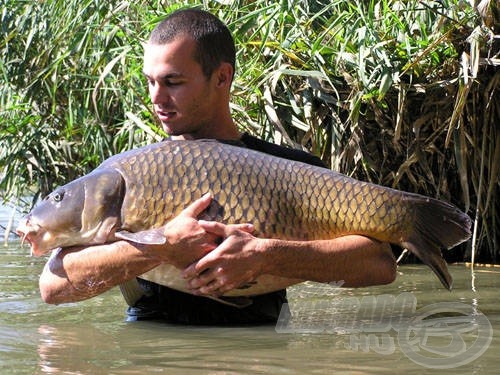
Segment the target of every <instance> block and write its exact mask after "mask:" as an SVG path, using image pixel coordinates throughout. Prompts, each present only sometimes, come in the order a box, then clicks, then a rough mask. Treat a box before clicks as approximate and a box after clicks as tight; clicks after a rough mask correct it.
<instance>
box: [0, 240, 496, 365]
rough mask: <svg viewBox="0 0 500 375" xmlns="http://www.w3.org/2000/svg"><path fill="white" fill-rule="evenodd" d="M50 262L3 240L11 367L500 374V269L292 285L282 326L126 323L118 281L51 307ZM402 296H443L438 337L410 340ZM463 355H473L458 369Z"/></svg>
mask: <svg viewBox="0 0 500 375" xmlns="http://www.w3.org/2000/svg"><path fill="white" fill-rule="evenodd" d="M44 262H45V259H43V258H42V259H39V258H32V257H30V256H29V250H28V248H27V247H23V248H22V247H20V244H19V242H18V241H10V242H9V243H8V246H6V247H4V246H2V247H0V373H1V374H7V375H8V374H16V375H17V374H155V373H169V374H198V373H202V374H255V373H270V374H298V373H307V374H324V373H333V372H334V371H335V372H336V373H340V374H386V373H389V372H391V373H393V372H396V373H403V372H404V373H406V374H421V373H424V374H425V373H435V372H437V371H440V372H444V373H453V374H457V373H459V374H461V373H465V374H494V373H498V368H499V366H500V357H499V356H498V352H499V350H500V339H499V338H498V332H499V331H500V305H499V303H498V297H499V293H498V288H499V286H500V268H477V269H476V270H475V273H474V276H475V280H474V288H472V286H471V283H472V278H471V271H470V269H468V268H466V267H465V266H463V265H456V266H451V273H452V275H453V276H454V279H455V287H454V290H453V291H452V292H448V291H446V290H444V289H443V288H441V286H440V284H439V282H438V280H437V278H436V277H435V276H434V275H433V274H432V273H431V272H430V271H429V269H428V268H426V267H424V266H403V267H400V269H399V275H398V278H397V281H396V282H395V283H393V284H391V285H388V286H383V287H372V288H362V289H339V288H337V287H334V286H332V285H323V284H315V283H307V284H305V285H301V286H298V287H293V288H291V289H290V290H289V299H290V307H291V310H292V312H293V313H294V316H293V318H291V319H290V320H287V321H286V323H287V325H282V326H280V327H278V329H276V327H275V326H263V327H233V328H217V327H189V326H175V325H168V324H160V323H148V322H135V323H126V322H124V310H125V307H126V306H125V303H124V301H123V300H122V297H121V295H120V294H119V292H118V291H117V290H116V289H114V290H111V291H109V292H107V293H105V294H103V295H101V296H98V297H96V298H93V299H90V300H88V301H84V302H80V303H71V304H63V305H59V306H51V305H47V304H45V303H43V302H42V301H41V299H40V296H39V292H38V285H37V283H38V276H39V274H40V272H41V270H42V267H43V264H44ZM473 289H475V291H473ZM370 296H371V297H370ZM364 297H365V299H363V298H364ZM398 297H399V299H397V298H398ZM401 297H405V298H406V301H407V302H408V301H410V302H412V301H416V304H417V305H416V309H417V313H418V311H425V308H426V307H428V306H431V305H432V304H435V303H438V305H437V306H438V307H439V306H444V311H437V310H435V311H432V312H437V315H436V316H437V318H440V319H441V320H439V321H441V323H439V324H437V325H436V324H435V326H438V327H441V331H439V330H438V331H433V332H438V334H437V336H436V335H433V334H425V335H422V334H421V333H422V331H418V330H417V331H415V332H410V335H409V336H408V337H409V340H406V341H404V337H405V335H404V334H401V332H403V333H404V331H403V330H402V328H401V327H404V326H405V325H404V324H403V325H402V326H401V325H399V326H398V319H397V318H398V317H399V318H400V317H401V316H403V320H404V319H406V318H407V317H408V316H409V315H412V314H413V315H415V313H414V312H413V313H412V312H411V311H409V310H408V309H407V308H406V310H405V307H404V306H403V304H402V302H401V301H402V299H401ZM369 298H372V299H371V300H370V299H369ZM391 298H392V299H391ZM405 298H403V299H405ZM408 298H409V299H408ZM384 301H385V302H387V301H388V302H389V303H386V304H385V307H384V306H382V304H381V302H384ZM391 301H392V302H391ZM444 302H446V303H449V302H459V303H460V306H465V307H466V310H467V309H468V310H467V311H466V312H460V311H455V310H453V309H451V307H450V306H451V305H446V304H445V305H443V303H444ZM377 303H378V305H377ZM391 303H392V305H391ZM439 304H440V305H439ZM375 305H376V306H375ZM360 306H364V308H365V309H364V310H363V309H360ZM366 307H368V309H366ZM370 307H377V308H376V309H372V310H373V311H371V310H370ZM379 308H381V309H382V310H381V309H379ZM384 308H385V310H384ZM422 309H424V310H422ZM361 310H363V311H364V312H363V311H361ZM410 310H411V309H410ZM431 310H432V309H431ZM442 310H443V309H442ZM469 310H470V311H469ZM483 314H484V315H483ZM420 315H422V314H420ZM424 315H425V314H424ZM436 316H435V317H436ZM346 317H347V318H348V324H342V322H344V323H346V320H345V318H346ZM464 317H465V319H464ZM381 318H382V319H381ZM453 318H458V322H455V323H456V324H455V325H454V321H453ZM343 319H344V320H343ZM349 319H350V320H349ZM443 321H444V323H443ZM399 322H401V321H399ZM488 324H491V327H489V326H488ZM406 327H408V324H406ZM443 329H444V330H443ZM398 330H399V334H398ZM277 331H278V332H277ZM407 331H408V330H407ZM418 332H420V335H418ZM439 332H440V333H439ZM407 333H408V332H407ZM425 333H432V332H431V331H425ZM415 334H417V335H416V336H415ZM453 334H455V335H453ZM399 336H401V337H402V338H403V340H401V337H399ZM478 337H479V338H481V337H482V338H483V339H484V338H486V341H484V340H483V341H482V342H479V344H480V346H481V345H482V347H483V348H482V349H486V350H485V351H484V353H482V354H481V353H480V354H479V355H478V354H477V353H476V354H474V353H472V351H471V349H468V348H469V347H472V346H473V345H474V342H475V341H476V338H478ZM488 337H491V342H488V340H487V339H488ZM450 338H451V339H452V340H451V341H450ZM436 340H437V341H436ZM477 341H480V340H479V339H478V340H477ZM405 342H406V343H407V344H408V342H409V343H410V344H411V347H412V348H413V349H415V350H410V351H408V349H407V348H406V349H405V348H404V347H403V346H402V345H404V344H405ZM462 343H465V344H466V348H464V347H463V345H461V344H462ZM429 348H430V349H433V350H434V352H432V351H429V350H428V349H429ZM480 349H481V348H480ZM436 350H437V351H436ZM422 354H423V355H424V356H423V357H422V356H420V357H419V355H422ZM474 355H475V356H476V357H477V358H472V359H471V358H470V357H471V356H474ZM446 357H449V358H450V359H449V360H447V359H446ZM422 358H424V360H423V362H424V363H422V360H421V359H422ZM435 358H437V359H438V362H439V361H441V362H440V363H441V364H442V363H443V358H444V361H445V366H444V367H445V368H444V369H443V370H439V369H435V368H430V367H429V366H430V365H432V363H431V362H432V361H433V360H435ZM446 361H448V362H446ZM459 361H465V362H466V363H464V364H463V365H461V366H459V367H457V368H451V367H452V366H454V365H456V364H457V363H459Z"/></svg>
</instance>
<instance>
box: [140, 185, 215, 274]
mask: <svg viewBox="0 0 500 375" xmlns="http://www.w3.org/2000/svg"><path fill="white" fill-rule="evenodd" d="M211 201H212V197H211V196H210V194H205V195H204V196H203V197H201V198H199V199H197V200H195V201H194V202H193V203H191V204H190V205H189V206H188V207H186V208H185V209H184V210H183V211H182V212H181V213H180V214H179V215H177V216H176V217H175V218H174V219H172V220H171V221H169V222H168V223H167V224H165V225H164V226H163V228H159V229H155V230H161V231H162V232H163V235H164V236H165V238H166V243H165V244H164V245H152V246H151V245H147V250H148V252H150V253H152V254H154V255H155V256H156V257H158V258H159V259H160V260H161V261H162V262H164V263H168V264H172V265H173V266H175V267H177V268H180V269H184V268H185V267H187V266H188V265H189V264H191V263H193V262H194V261H196V260H198V259H200V258H201V257H203V256H204V255H205V254H207V253H208V252H210V251H212V250H213V249H215V248H216V247H217V245H218V243H219V242H220V241H219V237H218V236H217V235H216V234H213V233H209V232H207V231H205V229H203V228H202V227H201V226H200V225H199V224H198V219H197V218H198V216H199V215H200V214H201V213H202V212H203V211H204V210H205V209H206V208H207V207H208V206H209V205H210V202H211Z"/></svg>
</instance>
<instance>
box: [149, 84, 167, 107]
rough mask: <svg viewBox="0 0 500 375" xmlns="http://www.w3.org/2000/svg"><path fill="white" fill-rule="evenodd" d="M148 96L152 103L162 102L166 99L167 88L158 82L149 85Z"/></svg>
mask: <svg viewBox="0 0 500 375" xmlns="http://www.w3.org/2000/svg"><path fill="white" fill-rule="evenodd" d="M149 96H150V97H151V102H152V103H153V104H164V103H166V102H167V101H168V90H167V88H166V87H162V86H161V85H159V84H156V85H154V86H150V87H149Z"/></svg>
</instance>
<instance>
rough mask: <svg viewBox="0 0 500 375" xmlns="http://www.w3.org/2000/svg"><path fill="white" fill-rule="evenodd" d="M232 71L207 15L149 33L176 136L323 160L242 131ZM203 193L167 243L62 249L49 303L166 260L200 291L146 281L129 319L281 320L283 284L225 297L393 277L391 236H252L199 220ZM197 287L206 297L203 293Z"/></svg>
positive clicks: (231, 53)
mask: <svg viewBox="0 0 500 375" xmlns="http://www.w3.org/2000/svg"><path fill="white" fill-rule="evenodd" d="M234 71H235V47H234V41H233V39H232V36H231V34H230V32H229V31H228V29H227V27H226V26H225V25H224V24H223V23H222V22H221V21H220V20H219V19H217V18H216V17H214V16H213V15H211V14H210V13H207V12H204V11H200V10H181V11H178V12H175V13H173V14H171V15H170V16H169V17H167V19H165V20H164V21H163V22H161V23H160V24H159V25H158V26H157V27H156V28H155V30H154V31H153V32H152V34H151V37H150V39H149V41H148V43H147V44H146V46H145V52H144V75H145V76H146V78H147V81H148V86H149V94H150V96H151V100H152V103H153V105H154V109H155V112H156V114H157V115H158V118H159V120H160V121H161V123H162V126H163V128H164V130H165V131H166V133H167V134H169V135H170V137H171V138H172V139H199V138H214V139H218V140H221V141H224V142H232V143H235V144H238V145H241V146H242V147H249V148H253V149H257V150H260V151H264V152H267V153H270V154H275V155H280V156H282V157H286V158H291V159H296V160H302V161H305V162H307V163H311V164H318V165H321V164H322V163H321V161H320V160H319V159H317V158H315V157H313V156H311V155H309V154H307V153H304V152H301V151H297V150H291V149H287V148H284V147H280V146H277V145H272V144H270V143H267V142H264V141H261V140H259V139H257V138H254V137H251V136H249V135H248V134H240V132H239V131H238V129H237V127H236V125H235V124H234V122H233V119H232V117H231V113H230V109H229V101H230V88H231V84H232V80H233V76H234ZM210 200H211V197H210V196H208V195H207V196H204V197H202V198H201V199H199V200H197V201H195V202H193V203H192V204H191V205H190V206H189V207H187V208H186V209H185V210H184V211H183V212H182V213H181V214H180V215H179V216H178V217H176V218H175V219H173V220H172V221H170V222H169V223H167V224H166V225H165V226H164V228H163V233H164V235H165V237H166V239H167V243H166V244H165V245H161V246H160V245H154V246H151V245H148V246H146V245H139V244H135V243H129V242H126V241H118V242H114V243H111V244H106V245H102V246H92V247H87V248H71V249H63V250H60V251H59V252H57V253H55V254H54V255H53V256H52V257H51V258H50V259H49V261H48V262H47V265H46V266H45V268H44V271H43V273H42V275H41V277H40V291H41V295H42V298H43V299H44V300H45V301H46V302H48V303H63V302H70V301H78V300H82V299H86V298H90V297H92V296H95V295H98V294H100V293H103V292H104V291H106V290H108V289H110V288H112V287H114V286H116V285H121V284H124V283H125V282H127V281H128V280H131V279H132V280H133V279H134V278H135V277H137V276H139V275H141V274H142V273H144V272H147V271H149V270H150V269H152V268H154V267H156V266H158V265H159V264H161V263H163V262H165V263H170V264H173V265H174V266H176V267H178V268H179V269H181V270H183V271H182V272H183V276H184V277H185V278H186V280H187V282H188V283H189V286H190V288H191V289H192V292H193V294H194V295H191V294H185V293H180V292H177V291H174V290H171V289H168V288H165V287H162V286H159V285H157V284H154V283H151V282H146V281H142V280H140V286H141V292H142V294H143V295H142V297H141V298H140V299H139V300H138V301H137V302H135V303H134V306H132V307H131V308H129V310H128V315H129V319H130V320H137V319H148V318H149V319H164V320H166V321H169V322H176V323H188V324H234V323H265V322H275V321H276V319H277V318H278V315H279V312H280V308H281V305H282V304H283V302H285V301H286V297H285V292H284V291H279V292H275V293H270V294H267V295H264V296H257V297H255V298H253V301H252V304H251V305H250V306H248V307H245V308H236V307H232V306H227V305H224V304H221V303H218V302H216V301H214V300H212V299H209V298H206V297H204V295H212V296H219V295H222V294H223V293H225V292H227V291H229V290H231V289H234V288H237V287H239V286H242V285H245V284H247V283H250V282H253V281H254V280H255V279H256V278H257V277H259V276H260V275H264V274H271V275H276V276H282V277H287V278H290V279H297V280H314V281H319V282H329V281H343V282H344V285H345V286H351V287H358V286H367V285H374V284H383V283H389V282H392V281H393V280H394V278H395V260H394V257H393V255H392V251H391V249H390V246H389V245H388V244H383V243H379V242H377V241H375V240H372V239H369V238H366V237H362V236H354V235H353V236H346V237H341V238H335V239H331V240H322V241H284V240H277V239H262V238H256V237H254V236H253V235H252V226H251V225H250V224H245V223H242V224H239V225H224V224H222V223H216V222H204V221H198V220H197V217H198V215H199V214H200V213H201V212H203V210H204V209H205V208H207V207H208V206H209V204H210ZM197 295H199V296H197Z"/></svg>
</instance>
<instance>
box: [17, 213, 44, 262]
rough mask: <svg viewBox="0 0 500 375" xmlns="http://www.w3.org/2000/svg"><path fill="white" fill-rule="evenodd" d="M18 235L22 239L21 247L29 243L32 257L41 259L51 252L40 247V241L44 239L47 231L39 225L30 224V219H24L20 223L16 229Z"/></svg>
mask: <svg viewBox="0 0 500 375" xmlns="http://www.w3.org/2000/svg"><path fill="white" fill-rule="evenodd" d="M16 233H17V234H18V236H19V237H21V245H23V244H24V243H25V242H28V243H29V245H30V248H31V255H34V256H36V257H40V256H42V255H44V254H47V253H48V252H49V251H50V249H43V248H42V247H41V246H40V242H41V241H40V240H41V239H42V238H43V236H44V234H45V230H44V229H43V228H42V227H41V226H39V225H36V224H32V223H30V220H29V218H27V219H24V220H23V221H21V222H20V223H19V225H18V227H17V228H16Z"/></svg>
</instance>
